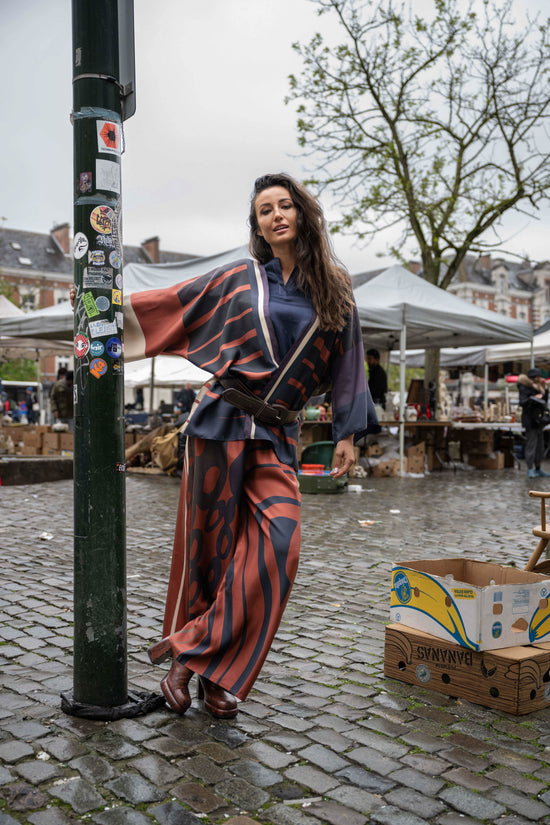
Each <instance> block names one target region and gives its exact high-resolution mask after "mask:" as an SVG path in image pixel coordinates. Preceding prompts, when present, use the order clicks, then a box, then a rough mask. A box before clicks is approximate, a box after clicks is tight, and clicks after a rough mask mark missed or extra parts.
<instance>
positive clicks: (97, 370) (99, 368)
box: [90, 358, 107, 378]
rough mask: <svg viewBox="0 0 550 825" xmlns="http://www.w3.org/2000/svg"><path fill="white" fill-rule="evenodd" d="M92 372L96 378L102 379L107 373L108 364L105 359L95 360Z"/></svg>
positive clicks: (91, 368) (91, 365) (92, 364)
mask: <svg viewBox="0 0 550 825" xmlns="http://www.w3.org/2000/svg"><path fill="white" fill-rule="evenodd" d="M90 372H91V373H92V375H93V376H94V378H101V376H102V375H105V373H106V372H107V362H106V361H104V360H103V358H94V360H93V361H92V363H91V364H90Z"/></svg>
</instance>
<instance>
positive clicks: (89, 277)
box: [82, 266, 113, 289]
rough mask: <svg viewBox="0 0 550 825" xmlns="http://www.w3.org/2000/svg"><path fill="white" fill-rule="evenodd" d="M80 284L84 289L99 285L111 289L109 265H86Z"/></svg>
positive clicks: (111, 274)
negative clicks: (93, 266) (92, 267)
mask: <svg viewBox="0 0 550 825" xmlns="http://www.w3.org/2000/svg"><path fill="white" fill-rule="evenodd" d="M82 286H83V287H84V289H93V288H94V287H95V288H97V287H100V288H103V289H112V287H113V271H112V269H110V268H109V267H106V266H104V267H101V268H99V267H98V268H97V269H89V268H88V267H86V269H85V270H84V275H83V276H82Z"/></svg>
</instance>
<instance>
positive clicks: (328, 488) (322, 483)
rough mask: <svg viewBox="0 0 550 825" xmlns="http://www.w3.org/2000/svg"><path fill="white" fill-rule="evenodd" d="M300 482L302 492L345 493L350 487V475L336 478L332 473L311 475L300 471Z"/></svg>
mask: <svg viewBox="0 0 550 825" xmlns="http://www.w3.org/2000/svg"><path fill="white" fill-rule="evenodd" d="M298 484H299V485H300V492H301V493H345V492H346V490H347V487H348V477H347V476H340V478H334V477H333V476H331V475H328V473H327V474H326V475H320V474H319V475H314V474H312V475H309V474H307V475H306V474H305V473H298Z"/></svg>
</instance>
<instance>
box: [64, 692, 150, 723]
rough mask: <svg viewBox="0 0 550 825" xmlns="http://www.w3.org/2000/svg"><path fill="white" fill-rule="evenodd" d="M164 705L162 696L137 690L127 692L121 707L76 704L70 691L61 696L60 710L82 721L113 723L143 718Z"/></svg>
mask: <svg viewBox="0 0 550 825" xmlns="http://www.w3.org/2000/svg"><path fill="white" fill-rule="evenodd" d="M164 705H165V701H164V696H160V695H159V694H158V693H144V692H142V691H139V690H129V691H128V699H127V701H126V702H125V703H124V704H123V705H112V706H111V707H108V706H107V707H103V706H102V705H85V704H83V703H82V702H76V701H75V700H74V698H73V692H72V690H66V691H64V692H63V693H62V694H61V710H62V711H63V713H67V714H68V715H69V716H80V717H81V718H83V719H97V720H98V721H102V722H114V721H115V720H116V719H131V718H132V717H134V716H144V715H145V714H146V713H151V712H152V711H153V710H158V709H159V708H161V707H163V706H164Z"/></svg>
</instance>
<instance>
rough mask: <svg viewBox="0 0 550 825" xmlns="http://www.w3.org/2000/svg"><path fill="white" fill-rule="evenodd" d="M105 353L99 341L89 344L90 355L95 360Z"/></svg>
mask: <svg viewBox="0 0 550 825" xmlns="http://www.w3.org/2000/svg"><path fill="white" fill-rule="evenodd" d="M104 352H105V347H104V346H103V344H102V342H101V341H92V343H91V344H90V353H91V354H92V355H93V356H94V358H97V357H98V355H103V353H104Z"/></svg>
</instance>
